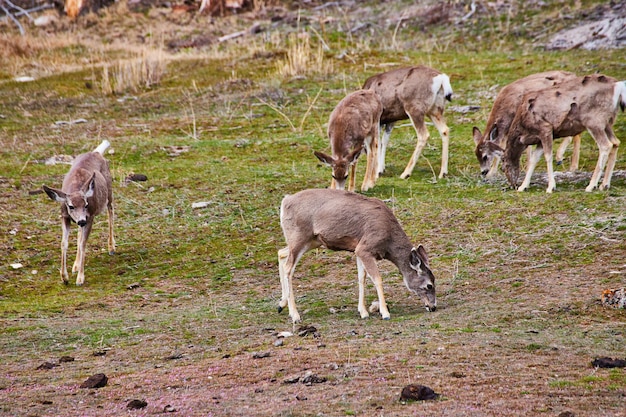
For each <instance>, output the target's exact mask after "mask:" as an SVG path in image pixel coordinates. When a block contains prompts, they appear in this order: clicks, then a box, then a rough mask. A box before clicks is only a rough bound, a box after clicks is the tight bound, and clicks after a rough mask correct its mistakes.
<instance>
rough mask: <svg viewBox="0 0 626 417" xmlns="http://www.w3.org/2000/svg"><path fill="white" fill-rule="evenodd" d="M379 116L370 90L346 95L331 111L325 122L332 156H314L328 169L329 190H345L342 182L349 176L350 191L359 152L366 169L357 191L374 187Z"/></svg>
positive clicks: (380, 109)
mask: <svg viewBox="0 0 626 417" xmlns="http://www.w3.org/2000/svg"><path fill="white" fill-rule="evenodd" d="M382 112H383V105H382V103H381V102H380V98H378V96H377V95H376V93H374V92H373V91H371V90H359V91H355V92H353V93H350V94H348V95H347V96H346V97H344V98H343V99H342V100H341V101H340V102H339V103H338V104H337V106H336V107H335V109H334V110H333V111H332V113H331V114H330V119H329V122H328V137H329V139H330V147H331V149H332V155H327V154H325V153H323V152H319V151H315V152H314V154H315V156H316V157H317V159H319V160H320V161H321V162H323V163H324V164H326V165H328V166H330V167H331V168H332V180H331V185H330V188H336V189H338V190H343V189H345V184H346V180H347V179H348V175H350V181H349V184H348V190H349V191H354V189H355V182H356V165H357V162H358V158H359V156H360V155H361V153H362V152H363V150H365V153H366V154H367V167H366V169H365V177H364V178H363V183H362V184H361V191H367V190H369V189H370V188H372V187H374V184H375V183H376V179H377V177H378V173H377V169H376V153H377V148H378V132H379V122H380V116H381V114H382ZM349 171H350V172H349Z"/></svg>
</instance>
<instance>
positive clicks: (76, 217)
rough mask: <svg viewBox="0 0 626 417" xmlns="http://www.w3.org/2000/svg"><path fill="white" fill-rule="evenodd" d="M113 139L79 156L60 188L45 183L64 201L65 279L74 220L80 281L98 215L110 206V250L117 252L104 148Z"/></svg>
mask: <svg viewBox="0 0 626 417" xmlns="http://www.w3.org/2000/svg"><path fill="white" fill-rule="evenodd" d="M109 145H110V143H109V141H107V140H105V141H103V142H102V143H101V144H100V145H99V146H98V147H97V148H96V149H95V150H94V151H93V152H87V153H84V154H81V155H79V156H77V157H76V159H75V160H74V162H73V163H72V167H71V168H70V170H69V172H68V173H67V174H66V176H65V179H64V180H63V185H62V187H61V189H60V190H58V189H54V188H50V187H47V186H45V185H44V186H43V189H44V191H45V192H46V194H48V197H50V198H51V199H52V200H54V201H57V202H59V203H61V227H62V233H63V235H62V238H61V279H62V280H63V283H64V284H67V283H68V274H67V249H68V246H69V235H70V223H71V222H75V223H76V224H77V225H78V241H77V252H76V260H75V262H74V266H73V267H72V272H77V273H78V275H77V276H76V285H82V284H83V283H84V282H85V249H86V246H87V239H88V238H89V233H91V228H92V226H93V221H94V218H95V216H96V215H98V214H100V213H102V212H103V211H104V209H105V208H106V210H107V215H108V223H109V242H108V248H109V254H113V253H115V239H114V237H113V187H112V178H111V172H110V171H109V163H108V161H107V160H106V159H104V156H103V154H104V151H105V150H106V149H107V148H108V147H109Z"/></svg>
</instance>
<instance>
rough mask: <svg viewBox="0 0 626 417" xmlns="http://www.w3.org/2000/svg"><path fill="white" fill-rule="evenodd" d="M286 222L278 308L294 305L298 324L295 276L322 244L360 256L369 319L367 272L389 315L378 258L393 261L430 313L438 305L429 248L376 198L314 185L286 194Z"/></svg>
mask: <svg viewBox="0 0 626 417" xmlns="http://www.w3.org/2000/svg"><path fill="white" fill-rule="evenodd" d="M280 225H281V227H282V229H283V233H284V234H285V240H286V241H287V247H286V248H283V249H281V250H279V251H278V269H279V274H280V284H281V288H282V298H281V300H280V303H279V304H278V312H279V313H280V312H281V311H282V310H283V308H284V307H285V306H286V305H287V306H289V316H291V319H292V320H293V322H294V323H295V322H298V321H300V314H299V313H298V310H297V309H296V302H295V296H294V293H293V287H292V281H293V274H294V271H295V269H296V265H297V264H298V261H299V260H300V258H301V257H302V255H304V253H305V252H307V251H309V250H311V249H316V248H319V247H326V248H328V249H331V250H335V251H337V250H345V251H350V252H354V253H355V254H356V264H357V270H358V280H359V305H358V310H359V313H360V314H361V317H362V318H366V317H369V313H368V311H367V309H366V307H365V274H367V275H368V276H369V277H370V278H371V279H372V281H373V282H374V286H375V287H376V292H377V294H378V302H379V311H380V314H381V315H382V317H383V319H389V318H390V315H389V310H388V309H387V304H386V303H385V296H384V294H383V285H382V278H381V275H380V272H379V270H378V267H377V265H376V261H377V260H379V259H388V260H390V261H391V262H393V263H394V264H395V265H396V266H397V267H398V269H399V270H400V272H401V273H402V276H403V278H404V284H405V285H406V287H407V288H408V289H409V291H411V292H412V293H414V294H416V295H418V296H419V297H420V298H421V300H422V302H424V304H425V305H426V309H427V310H428V311H435V310H436V309H437V299H436V296H435V276H434V275H433V273H432V272H431V271H430V268H429V266H428V256H427V254H426V250H425V249H424V247H423V246H421V245H419V246H418V247H417V248H415V247H414V246H413V244H412V243H411V241H410V240H409V238H408V237H407V235H406V234H405V233H404V231H403V230H402V227H401V226H400V223H398V220H397V219H396V217H395V216H394V215H393V213H392V212H391V210H390V209H389V207H387V206H386V205H385V203H383V202H382V201H380V200H378V199H375V198H368V197H365V196H363V195H361V194H356V193H353V192H350V191H343V190H332V189H310V190H304V191H300V192H299V193H296V194H293V195H288V196H286V197H285V198H284V199H283V201H282V204H281V206H280Z"/></svg>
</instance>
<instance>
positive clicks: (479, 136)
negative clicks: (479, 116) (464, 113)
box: [472, 126, 483, 145]
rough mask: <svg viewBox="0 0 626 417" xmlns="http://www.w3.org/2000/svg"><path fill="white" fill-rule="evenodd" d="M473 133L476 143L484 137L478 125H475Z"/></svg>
mask: <svg viewBox="0 0 626 417" xmlns="http://www.w3.org/2000/svg"><path fill="white" fill-rule="evenodd" d="M472 135H473V136H474V143H475V144H476V145H478V144H479V143H480V142H481V141H482V139H483V134H482V133H481V132H480V129H479V128H477V127H476V126H474V128H473V129H472Z"/></svg>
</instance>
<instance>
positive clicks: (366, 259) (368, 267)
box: [355, 248, 391, 320]
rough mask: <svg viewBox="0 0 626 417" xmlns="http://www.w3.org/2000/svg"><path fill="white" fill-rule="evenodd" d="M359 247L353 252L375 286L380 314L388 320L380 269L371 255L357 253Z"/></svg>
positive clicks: (388, 315) (389, 316)
mask: <svg viewBox="0 0 626 417" xmlns="http://www.w3.org/2000/svg"><path fill="white" fill-rule="evenodd" d="M358 252H360V251H359V249H358V248H357V249H356V250H355V254H356V256H357V259H359V258H360V259H361V262H362V263H363V267H364V268H365V272H366V273H367V275H369V276H370V278H371V279H372V282H373V283H374V286H375V287H376V293H377V294H378V303H379V304H380V306H379V310H380V315H381V316H382V317H383V319H385V320H389V319H390V318H391V315H390V314H389V310H388V309H387V303H386V302H385V294H384V293H383V280H382V277H381V276H380V271H379V270H378V266H377V265H376V259H375V258H373V257H372V256H371V255H368V254H364V255H363V256H361V255H359V254H358Z"/></svg>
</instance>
